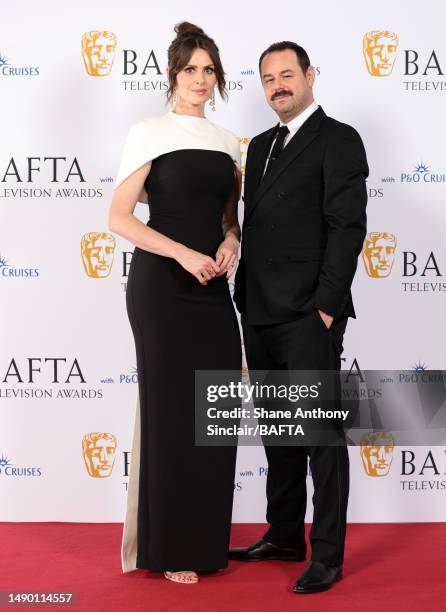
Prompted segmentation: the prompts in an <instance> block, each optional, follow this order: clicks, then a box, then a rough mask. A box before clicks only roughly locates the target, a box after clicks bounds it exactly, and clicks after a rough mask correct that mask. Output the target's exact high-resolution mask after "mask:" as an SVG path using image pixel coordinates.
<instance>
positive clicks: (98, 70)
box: [82, 30, 117, 76]
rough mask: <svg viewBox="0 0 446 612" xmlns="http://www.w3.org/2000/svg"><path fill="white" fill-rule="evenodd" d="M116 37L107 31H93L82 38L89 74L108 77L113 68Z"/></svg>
mask: <svg viewBox="0 0 446 612" xmlns="http://www.w3.org/2000/svg"><path fill="white" fill-rule="evenodd" d="M116 42H117V40H116V36H115V35H114V34H113V32H108V31H106V30H103V31H99V30H91V31H90V32H85V34H84V35H83V36H82V58H83V60H84V66H85V69H86V71H87V74H89V75H90V76H107V75H108V74H110V70H111V68H112V66H113V60H114V59H115V50H116Z"/></svg>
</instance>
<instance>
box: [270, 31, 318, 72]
mask: <svg viewBox="0 0 446 612" xmlns="http://www.w3.org/2000/svg"><path fill="white" fill-rule="evenodd" d="M286 49H290V50H291V51H294V52H295V54H296V56H297V62H298V64H299V66H300V67H301V68H302V72H303V73H304V74H307V70H308V68H309V67H310V58H309V57H308V53H307V52H306V51H305V49H304V48H303V47H301V46H300V45H298V44H297V43H294V42H291V41H290V40H284V41H282V42H276V43H273V44H272V45H270V46H269V47H268V49H265V51H264V52H263V53H262V55H261V56H260V59H259V72H260V76H261V75H262V72H261V66H262V60H263V58H264V57H265V55H268V53H274V51H285V50H286Z"/></svg>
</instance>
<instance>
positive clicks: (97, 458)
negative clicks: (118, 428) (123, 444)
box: [82, 433, 118, 478]
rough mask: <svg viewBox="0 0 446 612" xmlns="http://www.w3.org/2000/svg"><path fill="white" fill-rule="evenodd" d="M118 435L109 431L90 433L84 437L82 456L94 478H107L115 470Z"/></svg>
mask: <svg viewBox="0 0 446 612" xmlns="http://www.w3.org/2000/svg"><path fill="white" fill-rule="evenodd" d="M117 445H118V442H117V440H116V436H114V435H113V434H109V433H88V434H85V436H84V437H83V438H82V456H83V458H84V462H85V466H86V468H87V472H88V474H89V475H90V476H92V477H93V478H107V477H108V476H110V475H111V473H112V471H113V464H114V462H115V455H116V447H117Z"/></svg>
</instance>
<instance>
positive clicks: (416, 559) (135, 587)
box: [0, 523, 446, 612]
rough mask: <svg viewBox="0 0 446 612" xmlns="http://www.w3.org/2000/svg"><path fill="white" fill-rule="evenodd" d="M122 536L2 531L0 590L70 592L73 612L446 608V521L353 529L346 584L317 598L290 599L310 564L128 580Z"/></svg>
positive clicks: (41, 528)
mask: <svg viewBox="0 0 446 612" xmlns="http://www.w3.org/2000/svg"><path fill="white" fill-rule="evenodd" d="M121 530H122V525H120V524H90V523H88V524H79V523H2V524H0V542H1V552H0V581H1V582H0V591H1V592H5V591H8V590H12V591H25V592H32V591H52V592H63V591H65V592H66V591H71V592H74V593H75V594H76V604H75V605H74V606H70V607H68V606H64V607H63V606H51V609H54V610H63V609H65V610H73V611H76V612H77V611H82V612H84V611H92V612H102V611H104V612H105V611H107V612H113V611H114V610H125V611H128V612H133V611H139V610H141V611H142V610H144V612H152V611H153V612H158V611H160V612H161V611H164V610H169V611H170V610H172V611H182V610H184V611H188V612H189V611H190V612H197V611H202V610H210V611H211V610H212V611H214V610H215V611H219V610H226V611H229V612H230V611H231V610H234V611H239V610H240V611H242V610H243V611H249V612H250V611H253V612H254V611H255V612H258V611H262V610H265V611H266V610H268V611H271V610H275V609H277V610H280V611H286V610H293V611H295V610H310V611H311V610H320V611H323V612H332V611H337V610H339V611H340V610H342V611H343V612H345V611H346V610H355V611H358V612H377V611H378V610H386V611H389V610H390V611H392V612H400V611H402V610H404V611H409V610H413V611H414V612H415V611H416V612H422V611H424V610H435V611H437V610H444V609H445V607H446V567H445V566H446V563H445V558H446V523H417V524H381V525H376V524H375V525H360V524H354V525H349V526H348V531H347V549H346V561H345V564H344V580H342V581H341V582H339V583H337V584H336V585H335V586H334V587H333V588H332V589H331V590H330V591H326V592H325V593H318V594H314V595H295V594H293V593H292V592H290V587H291V585H292V584H293V582H294V580H295V579H296V577H297V575H298V573H300V571H301V570H302V568H303V567H304V565H305V564H304V563H283V562H279V561H272V562H267V563H265V562H262V563H245V564H242V563H237V562H231V563H230V567H229V569H227V570H226V571H224V572H220V573H218V574H217V575H208V576H204V577H202V578H201V581H200V583H199V584H198V585H177V584H172V583H170V582H168V581H167V580H165V579H164V578H162V577H161V574H151V573H149V572H147V571H145V570H137V571H136V572H131V573H129V574H125V575H124V574H122V573H121V568H120V558H119V554H120V543H121ZM262 532H263V527H262V526H261V525H235V526H234V528H233V544H234V545H245V544H248V543H250V542H252V541H253V540H254V538H257V537H258V536H260V535H261V534H262ZM33 608H34V609H43V608H44V606H33ZM45 608H49V606H45ZM6 609H7V608H5V610H6ZM27 609H30V607H29V606H27Z"/></svg>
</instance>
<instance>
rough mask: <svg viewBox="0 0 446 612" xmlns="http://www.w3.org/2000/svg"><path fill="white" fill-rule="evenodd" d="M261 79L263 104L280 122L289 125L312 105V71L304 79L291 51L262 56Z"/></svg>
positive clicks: (310, 69) (295, 57) (309, 70)
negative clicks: (264, 99) (277, 116)
mask: <svg viewBox="0 0 446 612" xmlns="http://www.w3.org/2000/svg"><path fill="white" fill-rule="evenodd" d="M260 76H261V79H262V85H263V90H264V92H265V97H266V100H267V102H268V104H269V105H270V106H271V108H272V109H273V110H274V111H275V112H276V113H277V114H278V115H279V118H280V119H281V121H284V122H288V121H290V120H291V119H293V118H294V117H296V116H297V115H298V114H300V113H301V112H302V111H303V110H304V109H305V108H306V107H307V106H309V104H311V102H312V100H313V90H312V87H313V83H314V77H315V72H314V68H312V67H311V66H310V68H308V70H307V74H306V75H305V74H304V73H303V71H302V68H301V67H300V65H299V62H298V59H297V55H296V53H295V52H294V51H293V50H292V49H285V50H284V51H273V52H272V53H268V54H267V55H265V57H264V58H263V60H262V65H261V67H260Z"/></svg>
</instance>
